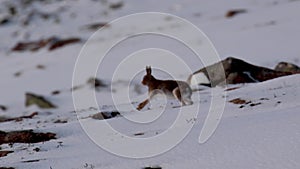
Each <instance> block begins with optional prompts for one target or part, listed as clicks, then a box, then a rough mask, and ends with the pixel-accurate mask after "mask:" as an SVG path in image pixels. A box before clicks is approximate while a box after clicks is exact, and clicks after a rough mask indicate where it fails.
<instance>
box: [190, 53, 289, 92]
mask: <svg viewBox="0 0 300 169" xmlns="http://www.w3.org/2000/svg"><path fill="white" fill-rule="evenodd" d="M291 74H293V73H292V72H288V71H277V70H272V69H269V68H265V67H261V66H256V65H253V64H250V63H247V62H245V61H243V60H241V59H237V58H234V57H228V58H226V59H225V60H223V61H221V62H218V63H215V64H213V65H210V66H207V67H205V68H202V69H200V70H198V71H196V72H194V73H193V74H192V75H190V76H189V77H188V80H187V81H188V83H189V84H191V85H205V86H211V87H215V86H217V85H224V84H238V83H254V82H262V81H266V80H270V79H274V78H277V77H281V76H287V75H291Z"/></svg>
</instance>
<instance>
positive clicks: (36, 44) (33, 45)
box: [11, 39, 49, 52]
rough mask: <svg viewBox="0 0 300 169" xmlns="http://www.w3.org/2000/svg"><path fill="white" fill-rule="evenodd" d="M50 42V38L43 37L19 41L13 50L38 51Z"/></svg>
mask: <svg viewBox="0 0 300 169" xmlns="http://www.w3.org/2000/svg"><path fill="white" fill-rule="evenodd" d="M48 43H49V39H41V40H39V41H29V42H19V43H17V44H16V45H15V46H14V47H13V48H12V49H11V50H12V51H19V52H22V51H32V52H33V51H37V50H39V49H41V48H43V47H45V46H46V45H47V44H48Z"/></svg>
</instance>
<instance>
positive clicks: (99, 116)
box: [91, 111, 120, 120]
mask: <svg viewBox="0 0 300 169" xmlns="http://www.w3.org/2000/svg"><path fill="white" fill-rule="evenodd" d="M119 115H120V113H119V112H117V111H112V112H99V113H96V114H94V115H92V116H91V117H92V118H93V119H96V120H104V119H111V118H114V117H116V116H119Z"/></svg>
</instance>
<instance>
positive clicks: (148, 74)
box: [142, 66, 155, 85]
mask: <svg viewBox="0 0 300 169" xmlns="http://www.w3.org/2000/svg"><path fill="white" fill-rule="evenodd" d="M153 79H155V78H154V77H153V76H152V75H151V67H150V66H146V75H145V76H144V78H143V80H142V84H143V85H149V84H150V83H151V82H152V81H153Z"/></svg>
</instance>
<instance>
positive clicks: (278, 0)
mask: <svg viewBox="0 0 300 169" xmlns="http://www.w3.org/2000/svg"><path fill="white" fill-rule="evenodd" d="M21 2H25V1H21V0H20V1H17V0H16V1H10V0H3V1H1V2H0V3H1V5H0V19H2V18H5V17H6V16H7V15H9V14H8V12H7V10H8V6H10V4H14V6H16V7H17V11H18V13H17V14H15V16H14V17H12V18H11V19H10V21H9V22H8V23H7V24H3V25H0V35H1V40H0V59H1V62H0V77H1V81H0V94H1V97H0V105H5V106H6V107H7V108H8V109H7V111H2V110H0V116H9V117H18V116H21V115H28V114H31V113H32V112H34V111H37V112H38V113H39V114H38V115H37V116H35V117H34V118H33V119H24V120H23V121H19V122H15V121H11V122H5V123H0V130H3V131H13V130H23V129H34V130H35V131H41V132H54V133H56V134H57V139H55V140H50V141H48V142H44V143H35V144H13V146H12V147H11V146H10V145H8V144H3V145H0V147H1V150H13V151H14V153H12V154H9V155H8V156H6V157H1V158H0V167H15V168H20V169H23V168H28V169H29V168H52V169H60V168H68V169H71V168H72V169H73V168H99V169H100V168H101V169H102V168H105V169H106V168H107V169H109V168H111V169H114V168H124V169H134V168H136V169H140V168H144V167H150V166H153V167H155V166H160V167H162V168H163V169H174V168H175V169H176V168H178V169H179V168H197V169H198V168H209V169H220V168H222V169H232V168H243V169H256V168H257V169H261V168H264V169H268V168H270V169H282V168H285V169H297V168H300V158H299V156H300V144H299V140H300V123H299V121H300V114H299V108H300V103H299V100H300V89H299V82H300V76H299V75H293V76H287V77H283V78H278V79H274V80H270V81H266V82H262V83H256V84H241V85H235V86H229V87H238V88H237V89H235V90H230V91H227V92H225V90H226V88H222V87H217V88H213V89H210V88H205V89H204V90H201V91H197V92H195V93H194V95H193V101H194V104H193V105H192V106H187V107H183V108H182V111H183V113H186V114H190V113H192V112H191V110H193V109H194V108H197V107H198V106H199V111H198V112H197V113H198V115H197V117H195V118H193V119H185V120H187V122H190V123H192V124H193V125H194V126H193V128H192V129H191V131H190V133H189V134H188V135H187V137H186V138H185V139H184V140H183V141H182V142H180V143H179V144H178V145H176V146H175V147H174V148H172V149H171V150H170V151H167V152H165V153H163V154H160V155H158V156H154V157H151V158H143V159H131V158H124V157H119V156H116V155H114V154H111V153H109V152H107V151H105V150H103V149H102V148H100V147H99V146H98V145H97V144H95V143H94V142H93V140H91V139H90V138H89V137H88V135H87V134H86V132H85V131H84V130H83V128H82V127H81V125H80V122H79V120H78V118H79V119H80V120H82V121H83V122H84V123H87V124H89V126H88V127H92V129H93V130H92V132H94V133H96V134H95V135H96V136H97V134H98V135H99V133H100V135H101V134H103V135H105V134H111V133H109V132H108V131H103V130H101V128H96V127H95V126H97V125H99V126H101V124H102V123H106V122H109V124H110V125H111V126H113V127H114V128H115V129H116V130H118V131H120V132H121V133H123V134H124V135H127V136H129V137H133V138H140V137H141V138H148V137H154V136H157V135H159V134H161V133H163V132H164V131H166V130H167V129H168V128H169V127H170V126H171V125H172V123H173V122H174V120H175V119H176V117H177V115H178V111H179V109H180V108H178V107H176V106H177V104H178V103H177V102H176V101H174V100H172V101H171V103H168V105H167V106H166V109H165V112H164V113H163V114H162V115H161V116H160V117H159V118H158V119H156V120H155V121H153V122H151V123H147V124H135V123H131V122H129V121H128V120H127V119H135V118H139V117H142V118H145V119H146V120H147V118H148V117H149V118H150V119H151V118H153V115H152V114H155V115H159V113H158V112H159V111H161V110H162V108H161V107H162V106H163V104H161V103H159V101H157V100H156V101H154V102H156V104H154V105H153V106H152V108H151V110H147V109H145V110H144V111H142V112H140V113H139V112H134V111H129V110H128V107H129V106H130V105H131V103H128V102H127V103H124V104H123V105H121V106H120V107H121V108H124V111H122V110H121V111H120V113H121V115H122V116H120V117H116V118H112V119H109V120H107V121H103V120H95V119H92V118H90V117H89V115H91V114H94V113H96V112H95V111H94V110H93V109H92V110H88V107H87V109H86V110H82V111H80V112H79V113H78V114H76V113H74V106H73V100H72V93H71V92H70V88H71V87H72V76H73V70H74V66H75V62H76V59H77V57H78V55H79V53H80V50H81V48H82V47H83V45H84V42H81V43H76V44H71V45H67V46H64V47H62V48H59V49H57V50H53V51H48V49H47V48H42V49H40V50H38V51H35V52H30V51H26V52H11V51H10V49H11V48H12V47H13V46H14V45H15V44H17V43H18V42H20V41H34V40H39V39H41V38H49V37H51V36H58V37H60V38H68V37H79V38H81V39H83V40H84V41H85V40H87V39H88V38H89V37H90V36H91V35H92V34H93V33H94V31H95V30H92V31H91V30H88V29H87V28H86V25H88V24H93V23H102V22H103V23H106V22H110V21H112V20H114V19H117V18H118V17H121V16H124V15H128V14H133V13H136V12H153V11H155V12H165V13H171V14H174V15H177V16H179V17H182V18H184V19H187V20H188V21H190V22H192V23H193V24H195V25H196V26H197V27H198V28H200V29H201V30H202V31H203V32H204V33H205V34H206V35H207V36H208V37H209V39H210V40H211V41H212V43H213V44H214V45H215V47H216V49H217V51H218V53H219V55H220V57H221V59H224V58H226V57H227V56H235V57H238V58H241V59H244V60H246V61H249V62H250V63H254V64H257V65H261V66H266V67H269V68H273V67H274V66H275V65H276V64H277V63H278V62H280V61H287V62H292V63H295V64H297V65H300V56H299V47H298V44H300V24H299V17H300V12H299V9H300V1H297V0H264V1H257V0H247V1H238V0H235V1H230V2H228V1H225V0H217V1H204V0H201V1H196V0H185V1H179V0H176V1H164V2H157V1H140V0H134V1H122V4H123V6H121V7H120V8H117V9H112V8H111V6H117V5H116V4H118V3H119V2H120V1H112V0H108V1H105V0H99V1H98V0H63V1H59V0H57V1H56V0H53V1H38V0H36V1H33V4H31V5H28V6H22V4H21ZM231 9H245V10H246V13H241V14H237V15H235V16H234V17H232V18H226V17H225V14H226V13H227V12H228V11H229V10H231ZM30 11H39V12H42V13H47V14H51V15H50V17H49V18H48V19H43V18H41V17H40V15H38V14H37V15H34V16H33V17H32V18H31V19H30V22H29V24H28V25H24V23H23V22H24V20H26V17H27V16H28V14H29V13H30ZM144 22H145V25H150V26H153V27H158V28H160V29H162V30H166V31H168V29H171V28H170V27H168V26H166V25H162V24H161V23H156V22H151V21H148V20H145V21H144ZM105 29H106V30H107V32H109V30H110V29H112V28H110V27H109V26H108V27H107V28H105ZM179 29H180V28H179ZM122 31H124V30H119V31H115V32H113V33H112V34H106V38H103V39H101V38H99V39H97V40H96V41H93V42H91V43H92V46H94V48H95V51H97V49H96V48H97V45H98V44H101V43H108V42H110V40H111V39H113V38H116V37H119V36H120V35H121V34H122ZM190 40H191V41H193V42H195V43H196V42H198V39H193V38H191V39H190ZM146 47H150V48H159V47H160V48H163V49H166V50H169V51H171V52H174V53H176V54H178V55H179V56H180V57H182V58H183V59H184V58H187V55H190V54H191V53H187V52H188V51H187V52H185V50H183V49H184V48H178V44H177V43H176V42H170V41H168V40H166V39H163V38H161V37H154V36H153V37H147V36H146V37H136V38H135V39H129V40H128V41H127V42H125V43H122V44H120V45H119V46H118V47H117V48H116V49H115V50H113V51H112V53H111V54H110V58H109V59H110V60H108V61H107V63H106V64H105V65H103V67H101V66H100V70H99V72H98V75H97V77H98V78H99V79H101V80H103V81H104V82H105V83H107V84H108V85H110V84H111V83H112V84H113V85H112V91H113V93H114V95H115V96H116V97H119V98H122V97H124V95H126V94H127V93H128V92H129V93H130V96H131V97H132V98H133V100H132V102H134V103H133V104H135V105H136V102H139V101H141V99H144V98H145V97H146V92H147V89H146V87H144V86H142V85H141V84H140V80H141V79H142V76H143V74H144V72H141V73H139V74H137V75H136V77H134V79H133V81H132V83H131V85H130V88H129V91H128V88H127V86H126V84H127V83H128V81H129V80H131V77H128V78H126V77H123V78H122V79H116V81H114V82H110V80H109V79H110V78H111V74H110V73H113V72H114V71H115V70H114V68H115V65H117V64H118V63H120V60H121V59H122V58H124V56H125V57H126V56H127V55H130V54H132V52H135V51H136V50H139V49H142V48H146ZM181 49H182V50H181ZM134 64H135V65H138V64H140V63H138V62H136V63H134ZM159 64H160V63H159V62H157V65H159ZM37 65H43V66H44V69H40V68H37ZM157 65H152V66H154V67H158V66H157ZM144 66H146V65H141V67H144ZM189 66H190V67H191V69H192V71H196V70H198V69H200V68H202V66H203V65H202V64H201V63H194V64H193V62H192V61H190V63H189ZM106 72H107V73H106ZM16 73H18V74H19V76H15V74H16ZM171 73H172V75H174V76H175V78H178V79H181V80H186V79H187V77H188V73H187V72H182V71H180V69H178V67H174V68H173V71H172V72H171ZM154 74H155V75H157V76H158V77H162V78H165V77H168V76H167V75H166V74H164V73H161V72H159V71H154ZM91 76H92V75H91ZM55 90H59V91H60V92H61V93H60V94H58V95H52V94H51V92H53V91H55ZM78 90H87V91H91V90H93V89H92V88H90V87H89V86H88V85H85V86H84V87H83V88H81V89H78ZM213 90H221V91H224V92H222V94H223V95H224V97H225V98H226V104H225V109H224V113H223V116H222V119H221V122H220V124H219V126H218V128H217V130H216V132H215V133H214V135H212V137H211V138H210V139H209V140H208V141H207V142H206V143H204V144H199V143H198V139H199V134H200V132H201V130H202V127H203V125H204V121H205V119H206V117H207V114H208V110H209V107H210V106H211V104H210V101H211V97H212V96H211V92H212V91H213ZM26 92H33V93H36V94H40V95H43V96H45V98H47V99H48V100H50V101H51V102H53V103H54V104H55V105H57V107H58V108H57V109H46V110H45V109H39V108H37V107H36V106H31V107H25V105H24V102H25V93H26ZM75 92H76V91H75ZM110 94H111V89H110V88H109V87H103V88H100V91H98V92H96V97H97V99H98V102H99V105H100V107H101V108H102V110H104V111H111V110H114V109H115V105H114V103H113V102H112V99H111V98H110V97H109V95H110ZM198 96H200V98H198ZM236 98H240V99H243V100H246V101H248V102H249V101H251V103H252V105H251V104H246V105H244V106H242V107H241V105H237V104H233V103H230V102H229V101H230V100H233V99H236ZM174 104H175V105H174ZM174 106H175V108H174ZM125 109H126V111H125ZM77 115H78V117H77ZM192 115H193V114H191V116H192ZM58 119H59V120H66V121H67V123H54V122H55V121H56V120H58ZM177 127H178V128H176V130H178V131H181V129H182V128H180V126H177ZM118 141H119V142H121V143H118V144H117V146H118V148H120V149H122V150H124V151H127V152H130V151H131V150H132V151H133V150H134V149H140V150H141V151H145V152H147V151H151V150H152V149H155V147H144V148H143V147H139V146H138V145H137V146H136V147H135V146H130V147H128V146H126V144H122V140H118ZM37 147H38V148H39V149H40V151H38V152H37V151H35V150H34V149H35V148H37ZM30 160H39V161H33V162H26V161H30Z"/></svg>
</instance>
